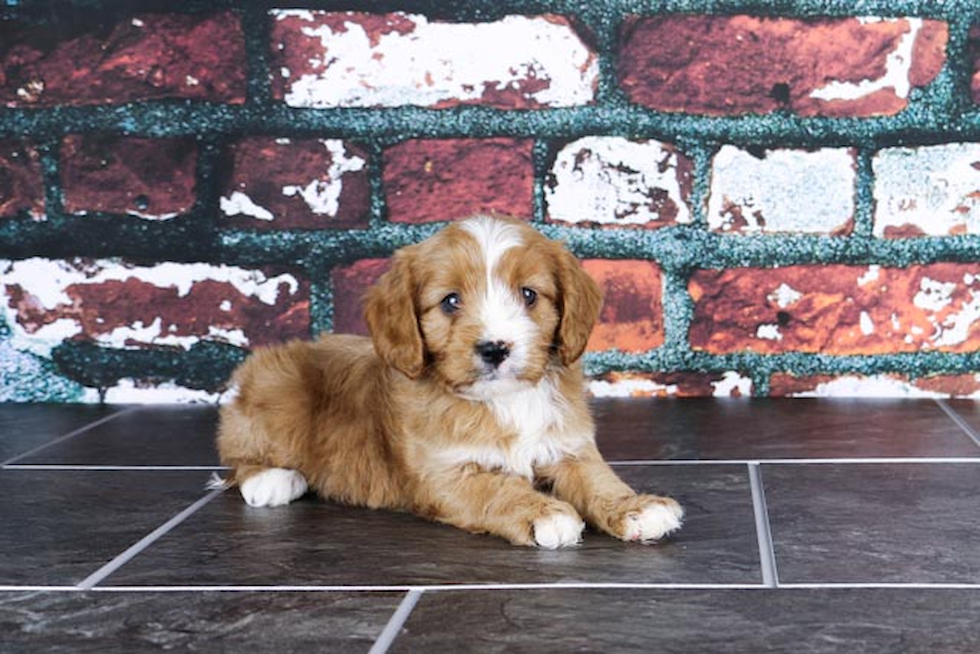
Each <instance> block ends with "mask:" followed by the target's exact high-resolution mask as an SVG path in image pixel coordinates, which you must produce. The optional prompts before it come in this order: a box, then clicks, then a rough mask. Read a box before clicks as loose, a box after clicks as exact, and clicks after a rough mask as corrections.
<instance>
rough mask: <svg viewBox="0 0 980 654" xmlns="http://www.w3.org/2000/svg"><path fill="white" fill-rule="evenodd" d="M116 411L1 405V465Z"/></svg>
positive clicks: (84, 406) (86, 406) (76, 406)
mask: <svg viewBox="0 0 980 654" xmlns="http://www.w3.org/2000/svg"><path fill="white" fill-rule="evenodd" d="M118 410H119V409H118V408H112V407H105V406H97V405H90V404H0V462H7V461H9V460H10V459H13V458H15V457H18V456H20V455H22V454H25V453H27V452H30V451H31V450H33V449H34V448H36V447H40V446H42V445H44V444H45V443H50V442H52V441H54V440H56V439H58V438H61V437H62V436H65V435H67V434H70V433H72V432H74V431H76V430H78V429H81V428H82V427H85V426H86V425H90V424H92V423H93V422H96V421H98V420H102V419H104V418H106V417H107V416H110V415H112V414H114V413H116V412H117V411H118Z"/></svg>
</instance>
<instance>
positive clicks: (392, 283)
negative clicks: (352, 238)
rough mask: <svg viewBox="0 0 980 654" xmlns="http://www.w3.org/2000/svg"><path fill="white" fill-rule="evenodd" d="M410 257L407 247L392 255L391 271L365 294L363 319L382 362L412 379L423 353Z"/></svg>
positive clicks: (417, 374) (411, 255) (418, 373)
mask: <svg viewBox="0 0 980 654" xmlns="http://www.w3.org/2000/svg"><path fill="white" fill-rule="evenodd" d="M413 256H414V255H413V253H412V250H411V249H410V248H405V249H403V250H400V251H398V252H396V253H395V256H394V259H393V262H392V266H391V268H390V269H389V270H388V272H386V273H385V274H383V275H382V276H381V278H380V279H378V281H377V283H376V284H375V285H374V286H372V287H371V288H370V289H369V290H368V292H367V295H366V297H365V300H364V319H365V320H366V321H367V325H368V331H369V332H370V333H371V340H372V341H373V342H374V349H375V351H376V352H377V353H378V356H379V357H381V359H382V361H384V362H385V363H386V364H388V365H389V366H392V367H393V368H395V369H397V370H400V371H401V372H403V373H405V374H406V375H407V376H409V377H411V378H413V379H414V378H415V377H418V376H419V375H420V374H421V373H422V367H423V365H424V363H425V358H424V357H425V354H424V351H423V345H422V333H421V331H420V330H419V319H418V313H417V311H416V309H415V291H416V284H415V279H414V275H413V273H412V257H413Z"/></svg>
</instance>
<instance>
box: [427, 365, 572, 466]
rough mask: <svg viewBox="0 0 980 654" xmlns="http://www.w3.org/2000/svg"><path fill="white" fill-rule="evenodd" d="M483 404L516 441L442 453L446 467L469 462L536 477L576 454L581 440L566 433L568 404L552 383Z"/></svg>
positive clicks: (466, 447)
mask: <svg viewBox="0 0 980 654" xmlns="http://www.w3.org/2000/svg"><path fill="white" fill-rule="evenodd" d="M483 403H484V404H485V405H486V406H487V407H488V408H489V409H490V411H492V412H493V414H494V417H495V418H496V419H497V422H498V423H499V424H500V425H501V427H503V428H504V429H505V430H507V431H514V432H516V434H517V435H516V438H512V439H509V440H508V441H507V442H506V443H501V444H499V445H489V444H488V445H476V444H474V445H466V446H457V447H452V448H449V449H448V450H446V451H443V452H441V453H440V458H442V459H443V462H444V463H445V464H448V465H451V466H455V465H463V464H467V463H476V464H477V465H479V466H481V467H483V468H487V469H490V470H503V471H505V472H509V473H511V474H515V475H520V476H522V477H527V478H529V479H530V478H533V476H534V468H535V467H537V466H543V465H549V464H551V463H555V462H557V461H559V460H560V459H561V458H562V457H564V456H567V455H568V454H571V453H573V451H574V449H575V446H576V445H578V441H576V440H575V439H570V438H569V437H568V434H567V432H566V424H565V416H566V411H567V401H566V400H565V398H564V397H562V395H561V394H560V393H559V392H558V391H557V389H555V387H554V385H553V384H552V383H551V382H550V381H549V380H547V379H546V380H543V381H541V382H540V383H538V384H537V385H536V386H532V387H527V388H525V389H523V390H520V391H516V392H513V393H507V394H506V395H500V396H497V397H493V398H489V399H486V400H484V401H483Z"/></svg>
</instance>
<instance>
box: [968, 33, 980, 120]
mask: <svg viewBox="0 0 980 654" xmlns="http://www.w3.org/2000/svg"><path fill="white" fill-rule="evenodd" d="M966 47H967V55H968V56H969V58H970V64H971V71H972V73H973V74H972V76H971V78H970V96H971V97H972V98H973V101H974V102H976V103H980V24H978V25H974V26H973V27H971V28H970V36H969V38H968V39H967V44H966Z"/></svg>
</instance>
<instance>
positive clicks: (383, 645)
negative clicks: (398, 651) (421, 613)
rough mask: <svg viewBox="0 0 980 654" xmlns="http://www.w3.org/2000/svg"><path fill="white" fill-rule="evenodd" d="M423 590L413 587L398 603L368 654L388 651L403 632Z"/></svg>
mask: <svg viewBox="0 0 980 654" xmlns="http://www.w3.org/2000/svg"><path fill="white" fill-rule="evenodd" d="M423 592H424V591H421V590H414V589H413V590H410V591H408V592H407V593H405V597H404V599H402V602H401V604H399V605H398V608H397V609H396V610H395V612H394V613H393V614H392V616H391V619H390V620H388V624H386V625H385V628H384V630H383V631H382V632H381V635H380V636H378V639H377V640H376V641H374V645H372V646H371V649H370V650H368V654H385V652H387V651H388V649H389V648H390V647H391V645H392V643H394V642H395V639H396V638H398V634H399V633H401V630H402V627H404V626H405V621H406V620H408V616H410V615H411V614H412V610H413V609H414V608H415V605H416V604H418V603H419V598H420V597H422V593H423Z"/></svg>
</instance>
